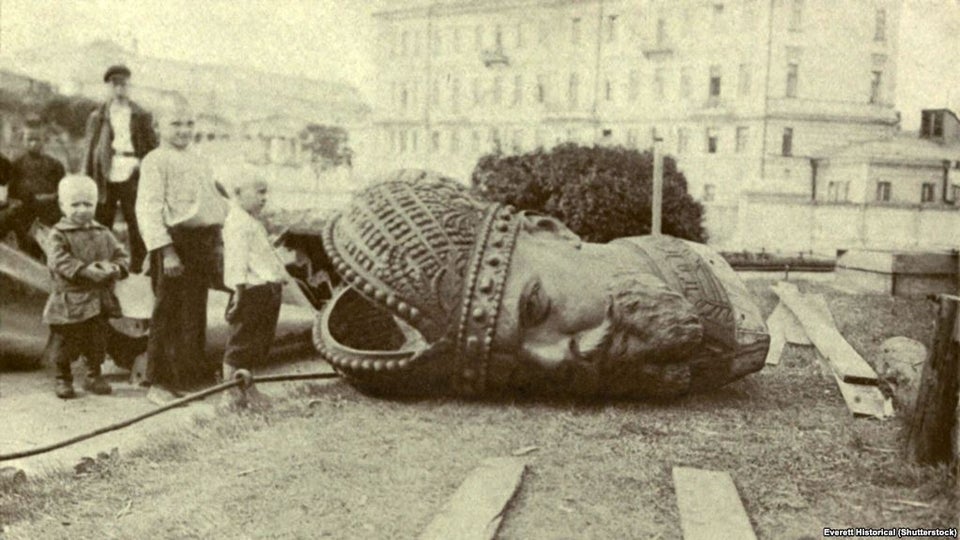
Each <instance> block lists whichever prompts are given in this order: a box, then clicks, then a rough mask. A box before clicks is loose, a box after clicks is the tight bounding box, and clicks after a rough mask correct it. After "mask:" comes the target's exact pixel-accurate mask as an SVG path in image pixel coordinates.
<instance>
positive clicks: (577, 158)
mask: <svg viewBox="0 0 960 540" xmlns="http://www.w3.org/2000/svg"><path fill="white" fill-rule="evenodd" d="M652 178H653V156H652V154H651V153H650V152H639V151H636V150H629V149H626V148H623V147H599V146H595V147H592V148H589V147H583V146H578V145H576V144H573V143H568V144H563V145H560V146H557V147H555V148H554V149H553V150H550V151H546V150H537V151H534V152H530V153H527V154H523V155H518V156H504V155H499V154H494V155H487V156H484V157H482V158H481V159H480V161H479V163H478V164H477V167H476V169H474V171H473V177H472V183H473V186H474V188H475V189H476V190H477V191H478V192H479V193H480V195H482V196H483V197H486V198H488V199H491V200H495V201H499V202H504V203H508V204H512V205H514V206H516V207H518V208H521V209H525V210H535V211H538V212H542V213H545V214H549V215H552V216H554V217H556V218H558V219H560V220H561V221H563V222H564V223H566V224H567V226H569V227H570V229H571V230H573V231H574V232H575V233H577V234H579V235H580V236H581V237H582V238H583V239H584V240H587V241H591V242H606V241H609V240H612V239H614V238H620V237H624V236H638V235H644V234H649V233H650V201H651V193H652ZM663 180H664V181H663V212H662V213H663V223H662V230H663V233H664V234H668V235H671V236H676V237H679V238H685V239H688V240H694V241H698V242H705V241H706V239H707V234H706V231H705V230H704V228H703V206H701V205H700V203H698V202H697V201H695V200H693V198H692V197H690V195H689V194H688V193H687V179H686V178H685V177H684V176H683V173H682V172H680V171H678V170H677V164H676V162H675V161H674V160H673V158H671V157H669V156H667V157H666V159H665V160H664V167H663Z"/></svg>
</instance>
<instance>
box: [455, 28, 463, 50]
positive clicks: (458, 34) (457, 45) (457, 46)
mask: <svg viewBox="0 0 960 540" xmlns="http://www.w3.org/2000/svg"><path fill="white" fill-rule="evenodd" d="M462 41H463V32H462V31H461V30H460V29H459V28H454V29H453V52H455V53H460V52H463V43H461V42H462Z"/></svg>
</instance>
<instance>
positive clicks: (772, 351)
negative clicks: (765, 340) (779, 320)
mask: <svg viewBox="0 0 960 540" xmlns="http://www.w3.org/2000/svg"><path fill="white" fill-rule="evenodd" d="M767 330H768V331H769V332H770V348H769V349H767V359H766V360H765V361H764V363H765V364H766V365H768V366H777V365H780V355H782V354H783V347H784V345H786V344H787V338H786V336H785V335H784V334H785V330H784V329H783V327H782V326H774V325H772V324H770V323H769V322H768V323H767Z"/></svg>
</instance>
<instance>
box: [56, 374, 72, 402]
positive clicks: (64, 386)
mask: <svg viewBox="0 0 960 540" xmlns="http://www.w3.org/2000/svg"><path fill="white" fill-rule="evenodd" d="M54 391H55V392H56V394H57V397H58V398H60V399H73V398H75V397H77V393H76V392H74V390H73V383H71V382H70V381H68V380H65V379H57V386H56V390H54Z"/></svg>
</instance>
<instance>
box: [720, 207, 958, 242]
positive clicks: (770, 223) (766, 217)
mask: <svg viewBox="0 0 960 540" xmlns="http://www.w3.org/2000/svg"><path fill="white" fill-rule="evenodd" d="M715 217H717V218H719V217H720V216H715ZM723 217H725V218H726V219H724V220H721V224H722V225H723V227H724V228H723V229H721V230H723V231H726V230H728V228H729V221H730V219H731V218H730V216H729V212H727V213H725V214H724V215H723ZM707 225H708V232H710V233H711V243H714V244H717V247H718V248H727V249H734V250H747V251H758V252H759V251H768V252H782V253H790V252H813V253H818V254H835V253H836V251H837V250H838V249H841V250H846V249H856V248H866V249H912V250H913V249H953V248H956V247H958V246H960V208H957V207H954V206H946V205H931V206H926V205H925V206H918V205H877V204H867V205H860V204H843V203H840V204H835V203H815V202H811V201H800V202H798V201H745V202H741V204H740V205H739V207H738V208H737V228H736V234H733V235H730V234H724V235H723V237H722V238H717V240H721V241H720V242H714V241H713V239H714V238H715V236H714V235H713V231H712V229H711V228H710V226H711V225H712V223H711V220H710V210H708V219H707Z"/></svg>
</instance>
